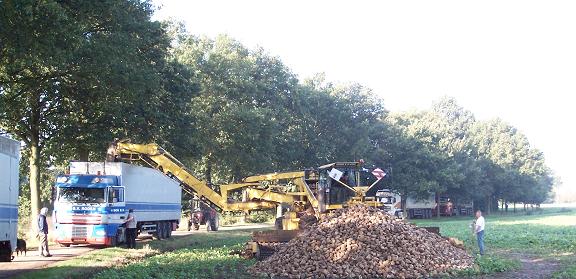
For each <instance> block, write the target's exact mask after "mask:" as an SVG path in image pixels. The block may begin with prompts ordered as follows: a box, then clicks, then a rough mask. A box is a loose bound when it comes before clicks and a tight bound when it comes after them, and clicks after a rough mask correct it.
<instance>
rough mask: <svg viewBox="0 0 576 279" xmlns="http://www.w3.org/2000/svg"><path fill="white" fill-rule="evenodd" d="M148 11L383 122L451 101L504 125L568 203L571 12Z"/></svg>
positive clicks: (487, 8) (359, 5)
mask: <svg viewBox="0 0 576 279" xmlns="http://www.w3.org/2000/svg"><path fill="white" fill-rule="evenodd" d="M154 3H155V5H157V6H159V7H160V10H159V11H158V12H157V13H156V15H155V17H156V19H168V18H171V19H174V20H178V21H182V22H184V23H185V24H186V28H187V30H188V31H189V32H191V33H194V34H198V35H208V36H210V37H215V36H216V35H218V34H228V35H230V36H232V37H233V38H236V39H238V40H239V41H241V42H242V43H244V44H245V45H247V46H248V47H256V46H261V47H263V48H264V49H266V50H267V51H268V52H269V53H270V54H272V55H274V56H278V57H280V58H281V59H282V61H283V62H284V63H285V64H286V65H287V66H288V67H290V68H291V69H292V71H293V72H294V73H295V74H297V75H298V76H299V77H300V78H306V77H310V76H311V75H313V74H314V73H320V72H324V73H326V75H327V78H328V80H330V81H335V82H348V81H354V82H359V83H361V84H363V85H366V86H368V87H370V88H372V89H373V90H374V92H375V94H379V95H380V96H382V97H383V98H384V100H385V105H386V108H387V109H388V110H391V111H402V110H408V109H413V108H416V109H425V108H428V107H429V106H430V105H431V104H432V102H434V101H436V100H438V99H439V98H441V97H442V96H452V97H455V98H456V100H457V101H458V102H459V103H460V105H462V106H464V107H465V108H467V109H469V110H471V111H472V112H473V113H474V114H475V115H476V117H477V118H478V119H488V118H493V117H500V118H502V119H504V120H505V121H507V122H508V123H510V124H512V125H514V126H516V127H517V128H518V129H519V130H520V131H521V132H523V133H525V134H526V135H527V136H528V138H529V140H530V142H531V143H532V145H533V146H534V147H536V148H538V149H540V150H542V151H543V152H544V154H545V156H546V159H547V163H548V165H549V166H550V167H551V168H552V169H553V170H554V172H555V173H556V174H557V175H558V176H560V177H561V178H562V181H563V182H564V187H565V189H566V190H568V189H571V190H573V191H576V174H575V173H574V171H573V169H574V166H573V165H574V163H573V161H574V160H575V158H576V152H575V148H576V147H575V145H576V139H575V135H576V133H575V132H574V130H573V129H574V126H575V125H574V124H573V122H572V121H573V120H574V119H576V112H575V110H576V107H575V105H576V102H574V98H573V96H572V95H573V94H574V93H575V92H576V16H575V15H576V1H463V0H458V1H386V2H384V1H317V0H316V1H310V0H308V1H302V0H296V1H294V0H292V1H271V0H258V1H251V0H244V1H221V0H210V1H186V0H180V1H179V0H155V1H154ZM570 119H572V120H570Z"/></svg>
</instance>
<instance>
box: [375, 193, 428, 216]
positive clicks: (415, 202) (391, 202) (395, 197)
mask: <svg viewBox="0 0 576 279" xmlns="http://www.w3.org/2000/svg"><path fill="white" fill-rule="evenodd" d="M435 197H436V195H435V194H434V193H431V194H430V195H428V196H427V197H425V198H416V197H408V198H406V201H405V203H406V205H405V208H406V214H405V216H406V217H408V218H410V219H416V218H421V219H428V218H432V217H433V216H434V212H435V210H436V199H435ZM376 200H377V201H379V202H380V203H382V204H383V209H384V210H385V211H386V212H388V213H389V214H391V215H395V216H397V217H400V216H404V214H403V210H402V206H401V201H402V200H401V197H400V195H399V194H397V193H394V192H393V191H391V190H390V189H382V190H378V191H377V192H376Z"/></svg>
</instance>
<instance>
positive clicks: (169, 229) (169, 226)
mask: <svg viewBox="0 0 576 279" xmlns="http://www.w3.org/2000/svg"><path fill="white" fill-rule="evenodd" d="M173 227H174V223H172V222H168V238H170V237H172V228H173Z"/></svg>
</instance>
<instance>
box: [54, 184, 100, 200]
mask: <svg viewBox="0 0 576 279" xmlns="http://www.w3.org/2000/svg"><path fill="white" fill-rule="evenodd" d="M58 201H61V202H97V203H103V202H104V189H103V188H80V187H71V188H60V191H59V195H58Z"/></svg>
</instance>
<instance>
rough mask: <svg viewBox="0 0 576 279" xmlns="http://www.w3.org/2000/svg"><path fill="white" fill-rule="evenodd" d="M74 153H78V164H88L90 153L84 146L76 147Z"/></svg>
mask: <svg viewBox="0 0 576 279" xmlns="http://www.w3.org/2000/svg"><path fill="white" fill-rule="evenodd" d="M76 152H77V153H78V154H77V155H76V156H78V160H80V162H88V159H89V155H90V151H89V150H88V148H86V146H79V147H77V148H76Z"/></svg>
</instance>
